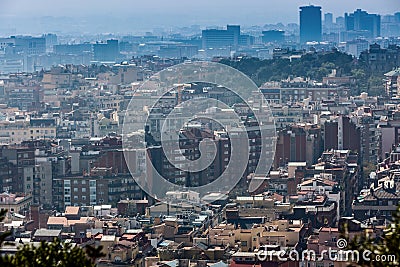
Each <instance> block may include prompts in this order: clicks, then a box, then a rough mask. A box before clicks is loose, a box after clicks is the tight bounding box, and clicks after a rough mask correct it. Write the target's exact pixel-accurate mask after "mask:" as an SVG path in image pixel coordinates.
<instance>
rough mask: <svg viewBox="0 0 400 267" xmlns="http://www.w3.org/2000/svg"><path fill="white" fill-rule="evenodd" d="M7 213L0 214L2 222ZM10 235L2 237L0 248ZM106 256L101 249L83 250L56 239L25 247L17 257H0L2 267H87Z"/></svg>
mask: <svg viewBox="0 0 400 267" xmlns="http://www.w3.org/2000/svg"><path fill="white" fill-rule="evenodd" d="M6 212H7V211H1V212H0V221H2V220H3V219H4V216H5V214H6ZM8 235H9V233H6V234H2V235H0V246H1V245H2V244H3V243H4V240H5V238H6V237H7V236H8ZM102 256H104V255H103V254H102V253H101V247H98V248H93V247H91V246H86V247H85V248H84V249H82V248H81V247H79V246H73V245H72V244H69V243H62V242H61V241H60V240H58V239H55V240H54V241H53V242H41V243H40V245H39V246H36V247H35V246H34V245H32V244H30V245H28V244H27V245H24V246H23V247H21V248H20V249H18V251H17V252H16V253H15V255H4V256H1V257H0V266H1V267H8V266H10V267H11V266H12V267H17V266H18V267H19V266H26V267H31V266H32V267H39V266H40V267H41V266H59V267H69V266H70V267H74V266H77V267H87V266H96V264H95V262H96V259H98V258H100V257H102Z"/></svg>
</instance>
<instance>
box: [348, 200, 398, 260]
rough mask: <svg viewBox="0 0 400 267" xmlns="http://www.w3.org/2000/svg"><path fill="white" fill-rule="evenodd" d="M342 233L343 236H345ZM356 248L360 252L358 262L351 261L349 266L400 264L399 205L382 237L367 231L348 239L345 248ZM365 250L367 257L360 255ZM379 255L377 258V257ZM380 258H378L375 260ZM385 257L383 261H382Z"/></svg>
mask: <svg viewBox="0 0 400 267" xmlns="http://www.w3.org/2000/svg"><path fill="white" fill-rule="evenodd" d="M347 236H348V235H347V233H344V237H347ZM351 249H354V250H357V251H359V254H360V260H359V262H358V263H351V264H350V266H373V267H381V266H399V265H400V262H399V261H400V207H399V208H397V211H396V212H395V213H394V214H393V218H392V223H391V224H390V225H389V226H388V227H387V228H386V230H385V231H384V233H383V236H382V238H372V237H370V236H369V235H368V234H367V233H364V234H363V235H361V236H357V237H355V238H354V239H353V240H351V241H350V243H349V246H348V247H347V248H346V250H351ZM365 251H369V252H370V253H371V254H369V253H368V254H366V255H367V258H369V259H370V260H368V259H367V258H364V257H363V256H362V255H363V253H364V252H365ZM378 257H379V258H378ZM376 259H380V260H376ZM383 259H385V261H383Z"/></svg>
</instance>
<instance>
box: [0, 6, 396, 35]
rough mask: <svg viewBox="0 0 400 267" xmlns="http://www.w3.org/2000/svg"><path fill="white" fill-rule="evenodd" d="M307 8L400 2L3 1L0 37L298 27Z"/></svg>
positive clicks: (375, 9)
mask: <svg viewBox="0 0 400 267" xmlns="http://www.w3.org/2000/svg"><path fill="white" fill-rule="evenodd" d="M308 4H314V5H320V6H322V12H323V13H326V12H331V13H333V14H334V17H336V16H342V15H343V14H344V13H345V12H352V11H354V10H355V9H356V8H361V9H364V10H366V11H368V12H370V13H379V14H393V13H395V12H398V11H400V0H314V1H304V0H245V1H243V0H198V1H196V0H175V1H173V0H169V1H168V0H140V1H138V0H108V1H102V0H64V1H58V0H0V31H2V30H3V31H4V30H9V29H14V30H16V32H18V33H21V32H24V31H35V32H36V31H37V32H40V31H41V30H48V29H50V30H56V31H57V30H62V31H64V30H66V29H69V28H71V29H76V30H83V31H85V30H87V31H90V30H98V31H99V32H102V31H104V32H107V31H121V32H124V31H129V29H131V30H132V31H135V30H136V29H149V30H150V29H152V28H155V27H172V26H190V25H193V24H199V25H201V26H207V25H221V26H223V25H225V24H227V23H238V24H241V25H246V26H251V25H264V24H267V23H277V22H283V23H285V24H286V23H288V22H296V23H297V22H298V16H299V12H298V10H299V6H302V5H308ZM49 16H50V17H56V18H59V17H61V19H58V20H57V19H54V18H48V17H49ZM46 17H47V18H46ZM71 18H72V19H71ZM49 24H54V25H49ZM59 28H60V29H59ZM61 28H62V29H61Z"/></svg>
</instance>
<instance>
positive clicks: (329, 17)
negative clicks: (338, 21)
mask: <svg viewBox="0 0 400 267" xmlns="http://www.w3.org/2000/svg"><path fill="white" fill-rule="evenodd" d="M332 27H333V14H332V13H325V14H324V32H325V33H330V32H331V30H332Z"/></svg>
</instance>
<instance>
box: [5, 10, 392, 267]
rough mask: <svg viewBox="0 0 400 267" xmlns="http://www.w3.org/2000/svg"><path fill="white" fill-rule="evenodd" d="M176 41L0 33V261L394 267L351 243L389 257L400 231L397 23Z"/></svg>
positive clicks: (350, 15) (223, 28)
mask: <svg viewBox="0 0 400 267" xmlns="http://www.w3.org/2000/svg"><path fill="white" fill-rule="evenodd" d="M178 26H179V25H178ZM178 26H177V27H175V28H174V29H173V30H171V29H169V30H166V29H163V28H157V29H154V30H153V31H148V32H145V33H144V34H141V35H132V34H117V33H115V34H114V33H105V34H81V33H62V32H60V33H56V32H43V33H41V34H40V35H32V36H31V35H27V34H23V35H21V34H13V33H12V32H13V31H14V30H13V29H11V30H10V29H8V28H7V29H6V28H4V27H0V117H1V120H0V209H1V211H2V212H3V213H4V216H0V233H3V234H6V235H4V236H3V235H0V255H1V257H4V256H10V255H18V254H16V253H18V252H17V251H19V250H20V249H21V248H22V247H24V245H33V247H35V246H36V247H37V246H39V244H41V242H42V241H44V242H48V243H50V242H52V241H53V242H55V241H57V242H61V244H71V245H72V246H73V247H79V248H87V247H94V248H98V249H99V251H98V252H100V253H101V255H100V254H99V256H98V257H93V258H94V260H93V264H96V265H97V266H135V267H151V266H152V267H155V266H162V267H167V266H170V267H174V266H183V267H189V266H193V267H194V266H199V267H207V266H208V267H224V266H229V267H246V266H249V267H250V266H259V267H265V266H282V267H290V266H302V267H303V266H304V267H305V266H307V267H331V266H349V264H356V265H351V266H398V265H399V260H400V258H399V257H398V256H399V245H398V243H397V244H396V245H395V246H394V247H395V248H396V246H397V250H396V249H395V250H393V251H391V250H387V251H386V252H385V253H383V252H382V253H378V252H376V251H377V250H374V251H372V252H371V251H369V250H368V252H371V255H370V257H369V258H368V259H366V258H365V253H362V251H361V247H362V246H361V245H359V244H358V245H357V242H356V240H358V239H357V238H361V239H360V240H363V241H365V240H364V239H362V238H363V237H364V238H365V237H368V238H369V239H368V240H372V241H371V243H372V244H377V245H378V244H386V246H387V247H389V245H388V244H387V243H385V242H387V240H388V239H389V238H388V234H387V232H388V231H389V230H392V231H395V230H393V229H397V228H395V226H393V225H396V227H399V226H398V224H400V221H399V222H396V220H395V219H396V218H398V217H396V216H395V215H394V214H396V211H397V210H398V205H399V204H400V6H398V10H393V13H392V14H375V13H370V12H368V11H365V10H363V9H356V10H348V12H347V13H344V14H341V15H339V16H337V17H334V15H333V14H332V13H330V12H329V11H328V10H325V9H324V7H321V6H317V5H312V4H309V5H304V6H299V7H298V23H287V24H283V23H277V24H265V25H258V26H248V25H247V26H242V25H237V24H228V25H219V26H213V27H204V26H201V25H191V26H179V27H178ZM10 32H11V34H9V33H10ZM205 69H208V70H207V71H205ZM189 70H190V71H189ZM193 70H194V71H193ZM188 73H189V74H188ZM174 75H175V76H174ZM233 76H236V77H239V78H237V80H235V78H233ZM188 77H189V78H192V79H191V80H189V79H188ZM219 81H223V82H226V85H225V84H221V83H222V82H221V83H220V82H219ZM164 87H168V88H167V89H165V90H164V89H163V88H164ZM237 88H239V89H238V90H235V89H237ZM202 101H203V102H202ZM185 103H189V104H186V105H185ZM202 105H204V110H203V109H202V107H203V106H202ZM196 112H198V114H196V116H194V115H193V114H195V113H196ZM233 117H234V119H232V118H233ZM226 125H228V127H226ZM174 127H175V128H174ZM176 127H177V128H176ZM173 133H175V135H176V139H173V136H174V135H173ZM243 133H246V137H243V136H242V134H243ZM242 137H243V138H242ZM238 140H239V141H238ZM175 141H176V142H177V144H175ZM206 142H208V143H207V145H209V146H210V147H212V148H213V149H210V150H209V149H208V146H207V149H204V147H205V146H206ZM235 142H236V143H238V142H239V145H243V142H244V144H245V145H244V146H239V145H236V146H235ZM204 162H208V163H209V164H208V165H207V166H206V168H200V167H199V166H200V165H201V166H202V164H203V165H204ZM230 162H233V163H232V164H229V163H230ZM241 163H244V166H243V169H240V168H239V166H241ZM196 164H198V165H196ZM231 165H234V167H235V168H234V169H232V167H231ZM242 165H243V164H242ZM224 175H225V176H226V177H228V180H231V182H230V183H229V184H223V183H218V184H217V183H216V182H217V181H219V180H220V177H221V176H224ZM161 178H162V179H163V180H165V181H162V182H161V181H160V180H159V179H161ZM231 184H232V186H230V185H231ZM210 185H211V186H210ZM207 186H208V187H207ZM229 186H230V187H229ZM197 188H199V189H197ZM202 188H203V189H202ZM2 217H3V218H2ZM1 218H2V220H1ZM390 227H392V228H390ZM388 229H389V230H388ZM396 231H397V232H394V234H393V236H392V240H398V239H399V237H400V236H397V234H399V232H398V231H399V230H398V229H397V230H396ZM389 232H390V231H389ZM3 240H4V241H5V242H4V243H3V242H2V241H3ZM341 242H345V245H342V243H341ZM360 242H361V241H360ZM365 242H366V243H368V242H367V241H365ZM363 244H364V243H363ZM362 248H363V249H365V248H370V247H362ZM391 248H393V247H391ZM341 249H348V250H346V251H345V252H352V253H353V254H351V255H349V253H347V254H346V253H344V254H343V253H342V252H343V250H341ZM350 249H352V250H350ZM333 250H334V252H333V254H332V253H331V252H332V251H333ZM327 251H329V253H328V252H327ZM354 251H356V252H357V255H358V252H359V251H360V255H358V258H354V254H355V253H354ZM313 253H314V254H313ZM305 254H306V255H305ZM361 254H362V256H361ZM332 255H333V256H332ZM343 255H345V257H342V256H343ZM350 256H352V258H351V257H350ZM361 257H363V258H362V259H361ZM371 260H372V261H374V262H375V263H374V264H378V265H373V264H372V263H371V262H370V261H371ZM379 262H380V264H381V265H379ZM1 263H2V261H0V265H1V266H3V265H2V264H1ZM357 263H358V264H359V265H357ZM4 266H8V265H4ZM10 266H11V265H10ZM13 266H15V265H13ZM24 266H27V265H24ZM35 266H41V265H35ZM43 266H44V265H43ZM59 266H61V265H59ZM62 266H64V265H62ZM66 266H68V265H66ZM80 266H83V265H80Z"/></svg>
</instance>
